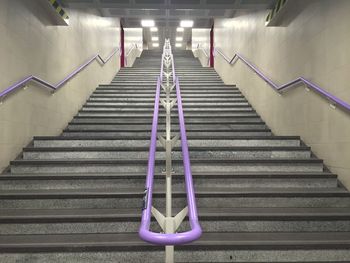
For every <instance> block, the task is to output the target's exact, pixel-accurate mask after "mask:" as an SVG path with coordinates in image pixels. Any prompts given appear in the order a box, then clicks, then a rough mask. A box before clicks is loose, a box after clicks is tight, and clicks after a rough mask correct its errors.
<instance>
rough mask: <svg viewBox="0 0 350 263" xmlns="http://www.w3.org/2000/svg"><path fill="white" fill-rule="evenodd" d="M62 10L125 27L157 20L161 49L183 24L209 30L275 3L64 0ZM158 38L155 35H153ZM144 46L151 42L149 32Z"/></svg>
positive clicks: (188, 35)
mask: <svg viewBox="0 0 350 263" xmlns="http://www.w3.org/2000/svg"><path fill="white" fill-rule="evenodd" d="M61 2H62V4H63V6H65V7H68V8H77V9H96V10H98V11H99V13H100V14H101V16H105V17H119V18H121V21H122V24H123V26H124V27H140V26H141V25H140V20H141V19H152V20H155V23H156V26H157V27H158V36H159V40H160V46H162V40H164V38H165V37H167V38H170V41H171V43H174V42H175V37H176V34H177V33H176V28H177V27H178V26H179V23H180V20H183V19H191V20H194V25H193V27H195V28H210V27H211V26H212V24H213V20H214V18H232V17H234V16H235V13H236V12H237V11H241V10H261V9H269V8H271V7H272V6H273V5H274V3H275V2H276V0H61ZM152 35H153V36H154V35H155V34H154V33H153V34H152ZM182 35H183V47H185V46H186V44H187V43H189V42H190V41H191V29H185V32H184V33H183V34H182ZM144 42H146V43H150V42H151V33H150V32H149V29H146V30H144Z"/></svg>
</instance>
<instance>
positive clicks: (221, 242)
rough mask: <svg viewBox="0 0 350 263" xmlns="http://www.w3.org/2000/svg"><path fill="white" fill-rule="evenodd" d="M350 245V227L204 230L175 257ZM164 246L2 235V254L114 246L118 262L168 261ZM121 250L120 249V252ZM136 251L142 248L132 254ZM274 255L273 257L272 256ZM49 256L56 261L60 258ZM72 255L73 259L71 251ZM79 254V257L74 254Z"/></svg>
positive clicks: (118, 238)
mask: <svg viewBox="0 0 350 263" xmlns="http://www.w3.org/2000/svg"><path fill="white" fill-rule="evenodd" d="M349 247H350V233H349V232H328V233H324V232H312V233H289V232H287V233H259V232H252V233H241V232H237V233H204V234H203V235H202V237H201V238H200V239H199V240H197V241H195V242H193V243H190V244H187V245H184V246H179V247H178V248H177V252H176V254H175V260H176V262H189V261H191V262H200V261H202V262H203V260H207V261H213V260H214V261H216V262H225V260H227V258H230V256H231V257H232V255H234V257H235V258H236V259H243V261H244V259H248V258H249V257H248V255H247V254H245V253H242V252H241V253H237V251H243V252H244V251H250V250H253V252H252V253H251V254H250V257H252V256H253V258H260V259H267V258H270V260H283V258H284V259H285V258H286V256H287V255H288V257H292V255H298V256H297V259H300V262H305V261H303V259H309V260H314V261H316V262H317V261H318V262H320V261H319V260H322V261H323V260H332V259H336V260H337V259H339V260H343V259H349V258H350V250H348V251H347V249H349ZM163 249H164V248H163V247H159V246H152V245H150V244H148V243H146V242H144V241H142V240H140V238H139V237H138V235H137V233H118V234H115V233H104V234H100V233H98V234H62V235H5V236H0V252H2V253H4V252H7V253H8V252H12V253H13V252H16V253H20V252H22V253H23V252H25V253H30V252H70V253H72V252H87V251H93V252H96V251H103V252H105V251H109V252H108V254H107V255H108V257H106V258H105V257H104V260H107V259H108V260H111V259H113V262H141V261H140V259H141V260H142V262H155V261H158V262H160V261H161V260H162V259H163V260H164V255H163V254H162V253H153V254H152V252H159V250H163ZM232 250H234V251H235V252H232ZM122 251H123V253H122ZM194 251H195V252H196V253H194ZM284 251H288V252H289V253H286V252H284ZM305 251H307V253H306V252H305ZM116 252H119V253H117V255H115V254H114V253H116ZM126 252H127V253H126ZM135 252H139V253H136V254H134V255H133V253H135ZM140 252H143V253H140ZM269 252H270V253H269ZM271 252H274V253H271ZM283 252H284V253H283ZM290 252H293V253H290ZM252 254H253V255H252ZM269 254H270V255H272V257H271V256H270V257H269ZM78 255H79V254H78ZM101 255H103V253H102V254H100V256H101ZM111 255H114V256H111ZM236 255H239V256H238V257H237V256H236ZM259 255H260V257H259ZM49 258H50V260H51V258H55V257H54V256H51V257H49ZM60 258H62V257H60ZM63 258H65V257H64V256H63ZM69 258H70V259H72V254H71V255H70V257H69ZM74 258H75V259H78V258H79V257H77V255H75V257H73V259H74ZM92 258H95V257H92ZM39 260H40V259H39ZM46 260H47V258H46ZM88 260H89V259H88ZM114 260H115V261H114ZM71 262H74V261H71ZM90 262H92V261H90ZM226 262H227V261H226ZM245 262H249V261H245ZM270 262H271V261H270ZM335 262H336V261H335Z"/></svg>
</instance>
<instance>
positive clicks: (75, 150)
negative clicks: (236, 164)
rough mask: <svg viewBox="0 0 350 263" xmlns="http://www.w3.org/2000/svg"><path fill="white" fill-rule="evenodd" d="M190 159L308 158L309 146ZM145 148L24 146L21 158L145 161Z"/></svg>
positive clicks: (203, 150) (230, 150)
mask: <svg viewBox="0 0 350 263" xmlns="http://www.w3.org/2000/svg"><path fill="white" fill-rule="evenodd" d="M189 151H190V158H212V159H220V158H222V157H224V158H233V159H245V158H251V159H254V158H257V159H260V158H272V159H274V158H291V159H303V158H305V159H308V158H310V157H311V152H310V148H309V147H216V146H213V147H210V146H209V147H208V146H206V147H203V146H199V147H190V148H189ZM148 154H149V147H27V148H24V149H23V159H26V160H29V159H40V160H41V159H64V158H67V159H130V158H136V159H137V158H140V159H146V158H147V157H148ZM172 158H173V159H179V160H181V159H182V150H181V147H175V148H174V149H173V153H172ZM156 159H159V160H162V159H163V160H164V159H165V151H164V148H163V147H157V152H156Z"/></svg>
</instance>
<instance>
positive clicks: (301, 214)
mask: <svg viewBox="0 0 350 263" xmlns="http://www.w3.org/2000/svg"><path fill="white" fill-rule="evenodd" d="M174 58H175V66H176V72H177V76H179V79H180V86H181V94H182V100H183V106H184V114H185V122H186V130H187V137H188V143H189V150H190V157H191V166H192V173H193V179H194V183H195V190H196V198H197V206H198V210H199V220H200V224H201V226H202V228H203V235H202V237H201V238H200V239H199V240H197V241H195V242H193V243H192V244H188V245H183V246H176V247H175V262H250V263H253V262H275V263H277V262H304V263H306V262H328V263H330V262H343V263H344V262H350V251H349V248H350V194H349V192H348V191H347V190H346V189H345V188H344V187H343V186H342V185H341V183H340V182H339V181H338V180H337V176H336V175H335V174H332V173H331V172H329V171H328V169H327V168H326V167H325V165H324V164H323V161H322V160H320V159H318V158H317V157H315V156H314V155H313V153H312V151H311V149H310V147H308V146H307V145H305V144H304V143H303V142H302V140H301V139H300V138H299V137H298V136H275V135H273V134H272V132H271V130H270V129H269V127H267V126H266V124H265V123H264V121H263V120H262V119H261V118H260V116H259V115H258V114H257V112H256V111H255V110H254V109H253V108H252V106H251V105H250V104H249V102H248V101H247V100H246V99H245V98H244V96H243V95H242V94H241V92H240V91H239V89H238V88H237V87H236V86H229V85H225V84H224V83H223V82H222V80H221V79H220V77H219V76H218V74H217V73H216V72H215V70H214V69H212V68H203V67H201V65H200V63H199V62H198V60H197V59H195V58H194V57H193V55H192V53H191V52H190V51H175V52H174ZM160 61H161V52H156V51H144V52H143V54H142V56H141V58H139V59H137V60H136V62H135V64H134V66H133V67H132V68H122V69H121V70H120V71H119V73H118V74H117V75H116V77H115V79H114V80H113V81H112V83H110V84H108V85H100V86H99V87H97V89H96V90H95V92H94V93H93V94H92V95H91V97H90V98H89V99H88V101H87V102H86V103H85V105H84V106H83V107H82V109H81V110H80V111H79V112H78V114H77V115H76V116H75V117H74V118H73V120H72V121H71V122H70V123H69V125H68V126H67V128H66V129H65V130H64V131H63V132H62V134H61V135H59V136H52V137H49V136H45V137H42V136H38V137H34V139H33V141H32V143H31V144H30V145H28V146H27V147H26V148H24V149H23V153H22V155H21V156H20V157H19V158H18V159H16V160H14V161H12V162H11V164H10V166H9V169H8V170H6V171H5V172H4V173H3V174H2V175H1V176H0V262H88V263H89V262H164V247H159V246H153V245H150V244H147V243H145V242H143V241H141V240H140V239H139V237H138V234H137V231H138V227H139V224H140V217H141V205H142V197H143V191H144V183H145V177H146V170H147V159H148V150H149V149H148V147H149V139H150V132H151V123H152V116H153V105H154V94H155V87H156V78H157V76H158V75H159V71H160ZM172 114H173V115H172V116H173V126H172V127H173V133H176V132H177V131H178V126H177V111H176V108H174V109H173V113H172ZM159 123H160V124H159V132H160V133H162V132H164V131H165V125H164V124H165V114H164V110H163V109H161V110H160V121H159ZM158 150H159V151H158V152H157V160H156V176H155V178H156V185H155V192H154V198H153V203H154V206H155V207H157V208H159V209H162V208H164V205H165V195H164V175H163V174H162V169H163V168H164V154H163V151H162V150H161V147H160V145H159V149H158ZM181 165H182V159H181V148H180V145H177V147H175V149H174V151H173V166H174V176H173V185H174V195H173V206H174V207H177V208H179V209H180V208H182V207H184V206H186V198H185V190H184V181H183V179H184V178H183V174H182V172H181ZM175 212H177V211H176V209H174V213H175ZM152 228H153V229H156V230H157V229H158V231H160V230H159V228H157V226H156V223H154V225H152ZM188 228H189V226H188V224H187V223H186V222H185V224H184V225H183V226H182V227H181V229H180V231H183V230H186V229H188Z"/></svg>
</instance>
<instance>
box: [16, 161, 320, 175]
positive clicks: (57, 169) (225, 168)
mask: <svg viewBox="0 0 350 263" xmlns="http://www.w3.org/2000/svg"><path fill="white" fill-rule="evenodd" d="M147 163H148V158H147V159H68V160H67V159H52V160H50V159H43V160H15V161H11V162H10V170H11V173H49V172H51V173H97V172H101V173H113V172H116V173H120V172H144V173H146V171H147ZM172 163H173V169H174V171H175V172H180V173H182V172H183V164H182V160H176V159H175V160H173V161H172ZM164 166H165V161H164V160H156V161H155V171H156V172H162V170H163V168H164ZM323 169H324V167H323V162H322V160H319V159H282V158H280V159H277V158H276V159H270V158H268V159H263V158H261V159H258V158H256V159H250V158H249V159H243V158H242V159H233V158H225V159H224V158H221V159H212V158H191V170H192V171H193V172H259V171H263V172H294V171H295V172H322V171H323Z"/></svg>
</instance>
